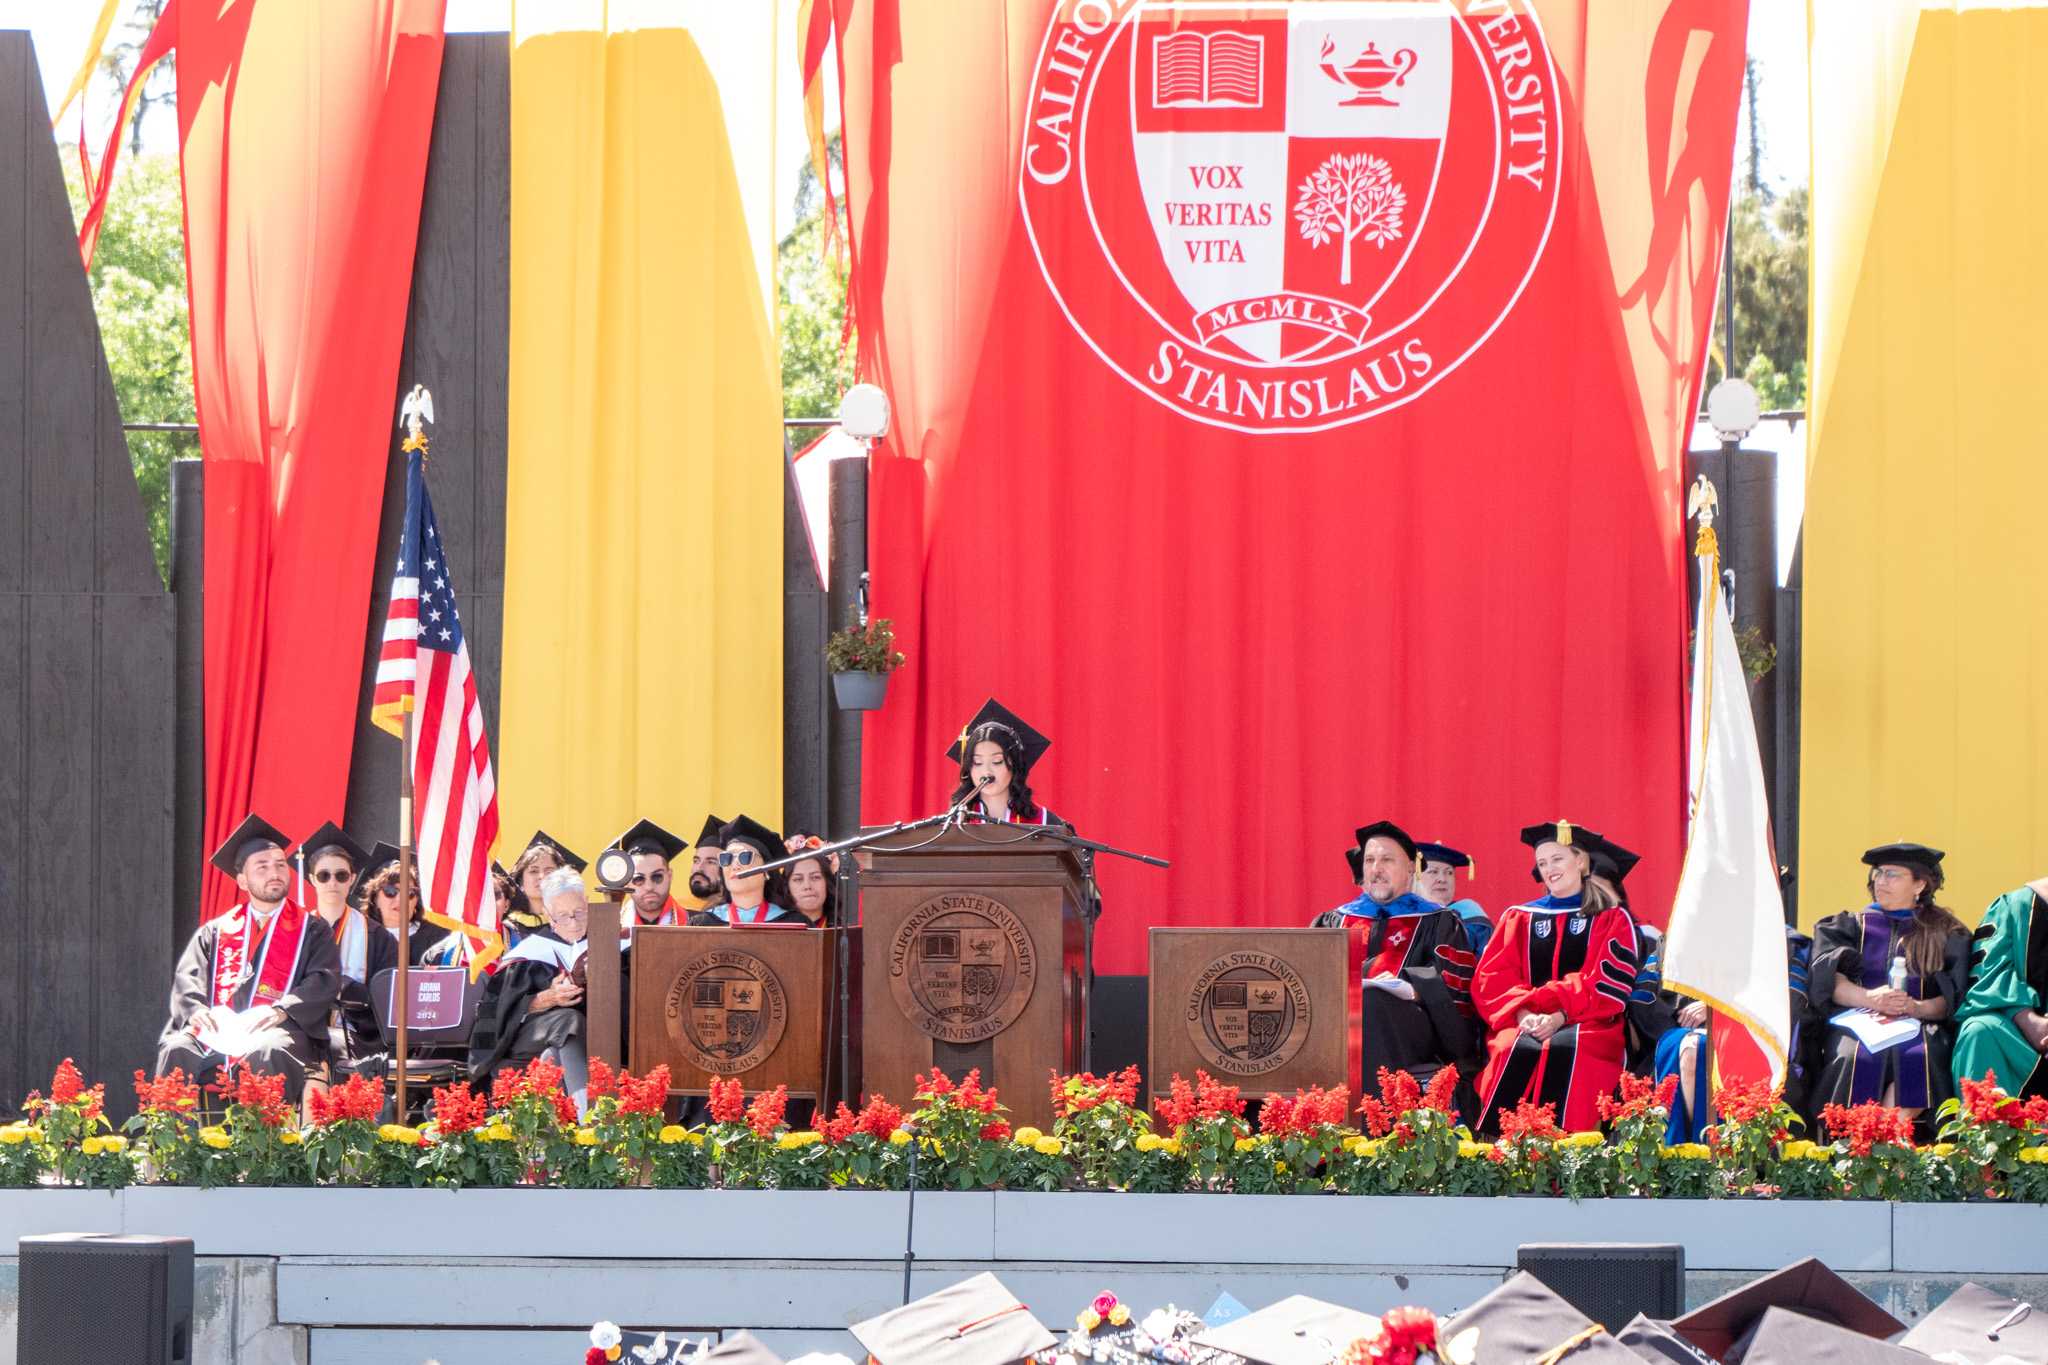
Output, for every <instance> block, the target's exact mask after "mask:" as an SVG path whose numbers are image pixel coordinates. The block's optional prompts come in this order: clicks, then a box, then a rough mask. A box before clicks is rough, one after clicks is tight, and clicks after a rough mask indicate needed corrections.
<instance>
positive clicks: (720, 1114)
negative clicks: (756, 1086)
mask: <svg viewBox="0 0 2048 1365" xmlns="http://www.w3.org/2000/svg"><path fill="white" fill-rule="evenodd" d="M710 1109H711V1121H712V1122H713V1123H738V1122H739V1121H740V1120H741V1119H743V1118H745V1117H746V1116H747V1092H746V1087H744V1086H742V1085H741V1084H740V1083H739V1082H738V1081H736V1080H731V1079H729V1078H719V1079H715V1080H713V1081H712V1082H711V1099H710Z"/></svg>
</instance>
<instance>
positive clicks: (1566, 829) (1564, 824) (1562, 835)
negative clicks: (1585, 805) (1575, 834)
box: [1557, 820, 1572, 848]
mask: <svg viewBox="0 0 2048 1365" xmlns="http://www.w3.org/2000/svg"><path fill="white" fill-rule="evenodd" d="M1557 841H1558V842H1559V843H1560V844H1563V845H1564V846H1565V847H1566V848H1570V847H1571V846H1572V822H1571V821H1569V820H1560V821H1558V822H1557Z"/></svg>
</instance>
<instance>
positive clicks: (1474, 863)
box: [1465, 853, 1479, 882]
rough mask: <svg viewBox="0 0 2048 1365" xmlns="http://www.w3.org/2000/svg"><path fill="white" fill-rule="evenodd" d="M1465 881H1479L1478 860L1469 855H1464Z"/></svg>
mask: <svg viewBox="0 0 2048 1365" xmlns="http://www.w3.org/2000/svg"><path fill="white" fill-rule="evenodd" d="M1465 880H1466V881H1468V882H1476V881H1478V880H1479V860H1478V859H1477V858H1474V857H1473V856H1472V855H1470V854H1469V853H1468V854H1466V855H1465Z"/></svg>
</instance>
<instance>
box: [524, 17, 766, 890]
mask: <svg viewBox="0 0 2048 1365" xmlns="http://www.w3.org/2000/svg"><path fill="white" fill-rule="evenodd" d="M559 8H560V7H558V6H556V7H547V6H529V5H521V6H520V7H519V12H518V13H515V21H514V35H513V36H514V47H513V54H512V260H511V289H512V300H511V351H512V354H511V370H510V387H511V401H510V411H509V431H508V440H509V447H510V452H509V468H508V471H507V481H506V482H507V487H506V518H505V520H506V533H505V539H506V544H505V643H504V662H503V681H502V684H501V704H500V719H499V732H500V733H499V753H500V760H501V761H500V765H499V773H500V778H501V802H502V807H503V811H504V822H503V824H504V829H505V835H504V836H503V838H501V840H500V843H499V849H498V852H499V854H500V856H501V857H503V858H505V859H506V861H508V862H509V861H510V858H511V857H512V856H515V855H516V854H517V853H518V852H519V851H520V849H519V841H521V840H523V839H524V838H525V837H526V835H527V833H528V832H529V831H531V830H532V829H533V828H535V827H536V826H541V827H544V828H546V829H547V830H549V831H550V832H552V833H553V834H555V835H556V836H557V837H559V838H561V839H563V840H564V841H565V842H567V843H568V844H569V845H570V846H571V847H574V848H578V849H580V850H582V851H584V852H585V853H595V852H596V851H597V850H598V849H601V848H603V847H604V846H605V843H606V841H607V840H608V839H610V838H611V837H612V836H614V835H616V834H617V833H619V832H620V831H621V830H623V829H625V828H626V827H627V826H628V825H629V824H630V823H631V822H632V821H633V820H635V819H637V818H639V817H641V816H645V817H647V818H650V819H653V820H655V821H657V822H659V823H661V824H663V825H665V826H667V827H668V828H670V829H672V830H674V831H676V832H677V833H678V834H680V835H681V836H682V837H684V838H686V839H694V837H695V835H696V833H697V827H698V824H699V823H700V822H701V821H702V819H703V817H704V815H705V814H706V812H708V811H711V810H716V811H718V812H719V813H721V814H723V815H725V816H727V817H730V816H732V815H733V814H735V813H737V812H739V811H742V810H744V811H746V812H748V813H750V814H753V815H755V816H757V817H758V818H760V819H762V820H764V821H767V822H769V823H771V824H779V823H780V817H781V813H782V512H783V503H782V488H783V480H784V477H785V475H784V472H783V458H782V433H781V402H782V398H781V377H780V367H779V364H778V361H777V358H776V353H775V348H774V343H773V341H772V329H771V327H770V323H769V318H768V310H767V306H766V303H765V300H766V298H767V297H768V296H767V294H766V291H765V290H764V287H763V285H764V282H763V280H762V279H761V269H762V266H761V263H762V261H763V260H764V259H768V260H772V254H770V253H768V252H766V251H763V250H762V249H761V245H762V244H761V243H758V242H756V241H755V240H754V235H755V234H754V233H753V232H751V231H750V229H749V226H748V216H747V214H746V212H745V209H744V196H743V188H744V187H743V184H742V180H741V175H742V174H744V175H745V176H746V177H748V178H749V181H748V183H749V184H752V183H754V182H753V179H752V178H753V177H757V176H768V175H771V174H772V170H771V168H769V167H764V166H756V165H754V164H752V162H751V160H749V161H748V162H744V163H742V164H743V165H744V171H743V172H739V173H736V170H735V162H734V157H733V154H732V151H731V147H730V144H729V141H728V137H727V121H726V115H725V112H724V109H723V107H722V106H721V101H720V92H719V89H718V85H717V81H716V80H715V79H714V72H713V69H712V68H711V66H710V65H709V64H707V62H706V59H705V56H704V52H703V49H702V48H701V47H700V45H699V43H698V41H697V38H696V35H694V34H693V33H692V32H690V31H689V30H688V29H686V28H685V27H683V26H681V25H680V24H671V25H669V26H648V27H638V28H632V29H629V30H622V29H621V28H620V26H619V24H618V22H617V20H616V16H614V17H613V20H612V21H611V23H610V27H611V30H612V31H610V32H605V31H603V30H604V29H605V27H606V26H607V21H606V19H605V18H604V17H603V11H602V10H596V11H595V12H596V13H597V14H598V15H599V17H598V18H597V20H596V22H595V23H587V24H586V25H585V27H583V28H581V29H569V30H559V29H558V30H557V31H547V32H539V31H534V29H535V28H538V27H540V26H539V25H538V24H532V23H531V20H532V19H533V18H534V16H535V15H536V14H537V13H538V14H545V13H547V12H548V11H549V10H550V9H556V10H558V9H559ZM586 8H592V7H586ZM615 8H617V7H615ZM649 8H650V7H649V6H646V5H641V6H639V7H638V9H639V10H640V11H642V12H644V11H646V10H648V9H649ZM761 8H762V10H763V11H771V10H772V7H769V6H762V7H761ZM682 12H683V11H678V13H682ZM522 20H526V21H528V23H525V24H523V23H522ZM770 42H771V44H772V36H771V38H770Z"/></svg>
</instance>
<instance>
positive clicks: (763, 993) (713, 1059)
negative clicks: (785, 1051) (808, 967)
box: [662, 948, 789, 1076]
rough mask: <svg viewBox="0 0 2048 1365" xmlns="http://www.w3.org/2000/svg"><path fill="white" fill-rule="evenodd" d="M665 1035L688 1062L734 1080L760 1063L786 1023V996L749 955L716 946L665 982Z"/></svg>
mask: <svg viewBox="0 0 2048 1365" xmlns="http://www.w3.org/2000/svg"><path fill="white" fill-rule="evenodd" d="M662 1015H663V1017H664V1018H665V1019H666V1020H667V1021H668V1033H669V1037H670V1038H672V1039H674V1040H675V1043H676V1045H677V1046H678V1047H680V1048H681V1049H682V1050H683V1051H684V1053H685V1054H686V1055H688V1057H689V1059H690V1061H691V1062H692V1063H693V1064H694V1065H696V1066H700V1067H702V1068H703V1069H704V1070H706V1071H708V1072H711V1073H712V1074H713V1075H717V1076H737V1075H739V1074H741V1073H742V1072H747V1071H752V1070H753V1069H754V1068H755V1067H757V1066H759V1065H760V1064H761V1063H762V1062H764V1061H766V1060H767V1059H768V1058H769V1056H770V1055H771V1054H772V1053H773V1052H774V1051H775V1048H776V1045H777V1044H779V1043H781V1041H782V1033H783V1030H784V1029H785V1028H787V1027H788V1025H789V996H788V993H787V992H786V991H784V990H783V988H782V982H781V981H780V980H778V979H777V978H776V975H775V972H774V970H773V969H772V968H770V967H769V966H768V964H767V963H765V962H763V961H762V960H761V959H760V958H758V957H755V956H754V955H753V954H752V953H746V952H741V951H739V950H738V949H736V948H719V949H715V950H713V951H711V952H708V953H705V954H703V955H701V956H699V957H695V958H692V959H691V960H690V961H689V962H688V963H686V964H684V966H683V969H682V970H681V971H679V972H677V973H676V978H675V980H674V981H673V982H671V983H670V984H669V988H668V998H667V1000H666V1002H665V1004H664V1006H663V1009H662Z"/></svg>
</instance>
